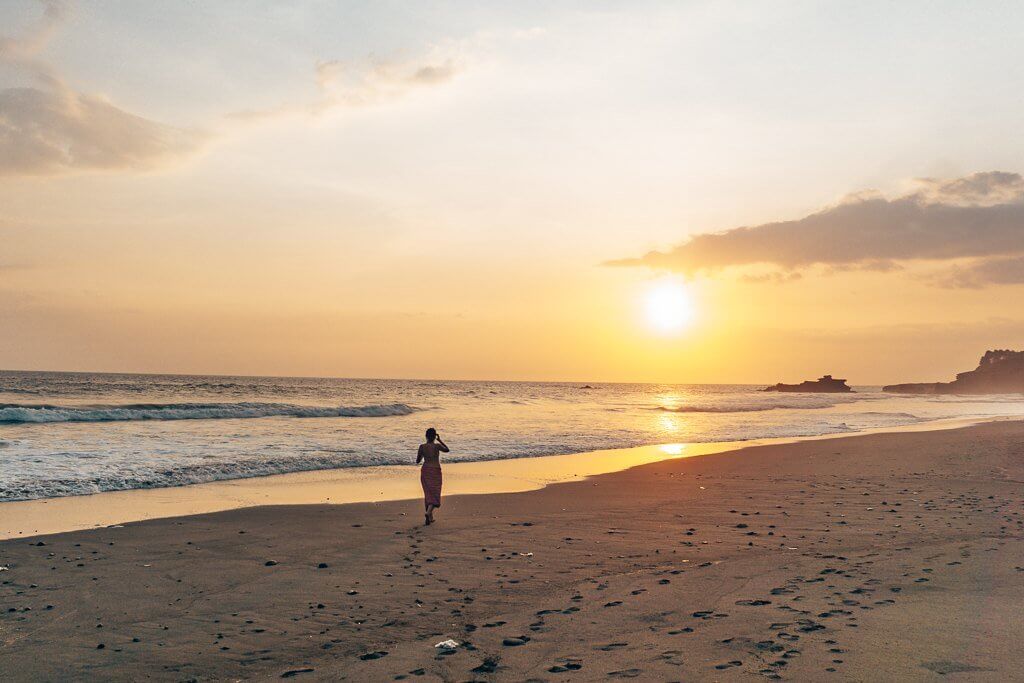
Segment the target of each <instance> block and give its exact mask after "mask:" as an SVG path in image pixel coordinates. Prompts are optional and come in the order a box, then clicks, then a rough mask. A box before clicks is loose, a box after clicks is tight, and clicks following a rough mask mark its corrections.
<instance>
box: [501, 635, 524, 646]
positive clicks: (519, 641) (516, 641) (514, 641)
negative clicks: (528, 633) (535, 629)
mask: <svg viewBox="0 0 1024 683" xmlns="http://www.w3.org/2000/svg"><path fill="white" fill-rule="evenodd" d="M529 641H530V639H529V638H526V637H520V638H506V639H505V640H503V641H501V644H502V645H504V646H505V647H519V646H520V645H526V643H528V642H529Z"/></svg>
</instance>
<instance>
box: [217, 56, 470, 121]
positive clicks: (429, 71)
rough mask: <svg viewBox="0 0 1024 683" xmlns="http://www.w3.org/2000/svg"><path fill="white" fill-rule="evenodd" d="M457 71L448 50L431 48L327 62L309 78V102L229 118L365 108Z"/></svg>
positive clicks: (252, 118) (457, 63) (438, 81)
mask: <svg viewBox="0 0 1024 683" xmlns="http://www.w3.org/2000/svg"><path fill="white" fill-rule="evenodd" d="M460 70H461V60H460V59H459V57H457V56H456V55H454V54H450V51H447V50H441V49H439V48H433V49H431V50H429V51H428V54H426V55H424V56H422V57H419V58H416V59H409V60H404V61H403V60H394V59H391V60H381V59H370V60H356V61H340V60H329V61H323V62H317V64H316V66H315V67H314V71H313V76H314V78H315V82H316V86H317V95H316V97H315V98H313V99H311V100H310V101H309V102H304V103H288V104H282V105H279V106H277V107H271V108H269V109H250V110H243V111H237V112H232V113H231V114H229V117H230V118H234V119H241V120H247V121H255V120H261V119H270V118H277V117H281V116H290V115H308V116H319V115H321V114H324V113H326V112H328V111H331V110H334V109H339V108H344V107H365V106H371V105H378V104H384V103H387V102H393V101H395V100H398V99H401V98H402V97H405V96H406V95H407V94H409V93H410V92H411V91H413V90H417V89H423V88H429V87H434V86H438V85H441V84H443V83H447V82H448V81H450V80H452V79H453V78H454V77H455V76H456V75H457V74H458V73H459V71H460Z"/></svg>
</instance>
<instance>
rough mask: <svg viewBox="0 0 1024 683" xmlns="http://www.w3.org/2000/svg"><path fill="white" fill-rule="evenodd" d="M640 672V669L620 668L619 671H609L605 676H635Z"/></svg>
mask: <svg viewBox="0 0 1024 683" xmlns="http://www.w3.org/2000/svg"><path fill="white" fill-rule="evenodd" d="M642 673H643V671H642V670H641V669H622V670H621V671H609V672H608V673H606V674H605V676H607V677H608V678H636V677H637V676H639V675H640V674H642Z"/></svg>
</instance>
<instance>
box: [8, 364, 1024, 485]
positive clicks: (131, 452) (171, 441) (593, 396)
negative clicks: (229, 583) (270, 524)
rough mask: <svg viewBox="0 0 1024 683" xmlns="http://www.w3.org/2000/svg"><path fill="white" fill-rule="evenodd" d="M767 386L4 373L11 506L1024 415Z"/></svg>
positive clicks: (1017, 405) (1002, 400)
mask: <svg viewBox="0 0 1024 683" xmlns="http://www.w3.org/2000/svg"><path fill="white" fill-rule="evenodd" d="M761 388H762V385H724V384H717V385H716V384H699V385H698V384H601V383H591V384H585V383H582V382H580V383H577V382H476V381H425V380H390V379H389V380H384V379H380V380H375V379H331V378H281V377H220V376H185V375H132V374H97V373H57V372H0V501H11V500H28V499H35V498H49V497H58V496H73V495H83V494H90V493H97V492H100V491H115V490H124V489H137V488H158V487H168V486H181V485H185V484H194V483H199V482H208V481H215V480H222V479H238V478H243V477H255V476H263V475H270V474H282V473H286V472H298V471H304V470H315V469H335V468H343V467H365V466H370V465H399V464H412V463H413V462H414V460H415V456H416V447H417V445H418V444H419V443H420V442H421V441H422V436H423V432H424V430H425V429H426V428H427V427H436V428H437V429H438V431H439V432H440V433H441V436H442V438H443V439H444V440H445V441H446V442H447V443H448V445H449V446H450V447H451V449H452V452H451V453H450V454H449V455H447V456H446V458H445V459H446V460H447V461H458V460H492V459H502V458H526V457H531V456H540V455H554V454H571V453H581V452H585V451H592V450H598V449H611V448H625V447H630V446H640V445H646V444H660V443H686V442H718V441H743V440H749V439H760V438H770V437H798V436H815V435H827V434H840V433H848V432H857V431H861V430H865V429H875V428H885V427H897V426H902V425H909V424H916V423H921V422H927V421H934V420H940V419H948V418H987V417H998V416H1024V397H1022V396H1020V395H1012V396H984V397H979V396H895V395H890V394H884V393H882V392H881V391H880V390H879V388H878V387H854V389H855V393H852V394H782V393H763V392H761V391H759V389H761Z"/></svg>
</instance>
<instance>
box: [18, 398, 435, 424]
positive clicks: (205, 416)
mask: <svg viewBox="0 0 1024 683" xmlns="http://www.w3.org/2000/svg"><path fill="white" fill-rule="evenodd" d="M414 412H416V408H413V407H412V406H409V405H406V404H404V403H390V404H386V405H369V406H337V407H321V406H301V405H293V404H289V403H252V402H247V403H165V404H159V403H140V404H130V405H92V406H60V405H22V404H14V403H0V422H7V423H26V422H28V423H39V422H124V421H139V420H227V419H243V418H254V417H392V416H397V415H411V414H412V413H414Z"/></svg>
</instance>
